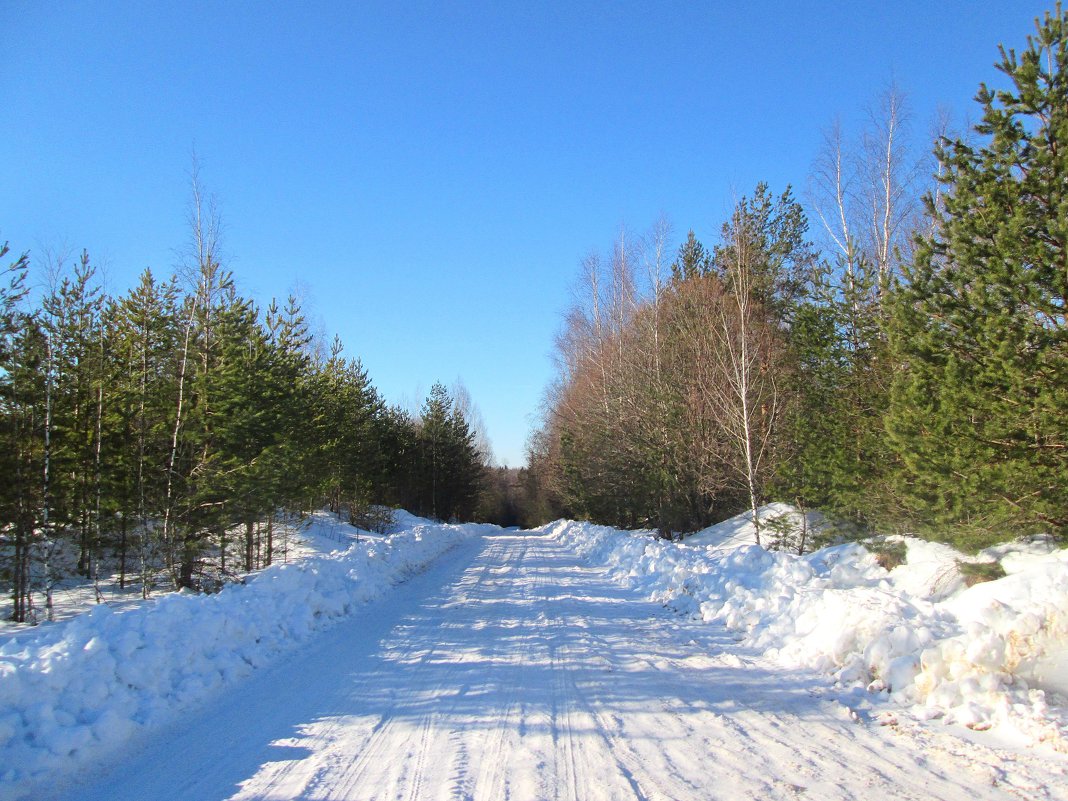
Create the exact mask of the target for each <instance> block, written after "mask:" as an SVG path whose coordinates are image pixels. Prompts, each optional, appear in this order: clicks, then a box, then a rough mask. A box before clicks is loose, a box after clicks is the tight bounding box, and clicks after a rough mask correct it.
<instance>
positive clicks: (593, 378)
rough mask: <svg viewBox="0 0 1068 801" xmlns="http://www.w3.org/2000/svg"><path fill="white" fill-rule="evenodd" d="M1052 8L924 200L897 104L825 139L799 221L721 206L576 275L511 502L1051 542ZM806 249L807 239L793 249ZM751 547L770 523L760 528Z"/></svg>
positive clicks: (1055, 71)
mask: <svg viewBox="0 0 1068 801" xmlns="http://www.w3.org/2000/svg"><path fill="white" fill-rule="evenodd" d="M1066 43H1068V17H1066V15H1065V14H1064V13H1063V11H1062V10H1061V8H1060V7H1058V9H1057V11H1056V13H1055V14H1053V15H1047V17H1046V18H1045V20H1044V21H1042V22H1041V23H1040V24H1039V25H1038V32H1037V34H1036V35H1035V36H1034V37H1031V38H1030V39H1029V42H1028V47H1027V49H1026V50H1024V51H1022V52H1021V53H1020V54H1019V55H1017V54H1016V53H1015V52H1013V51H1004V50H1003V52H1002V60H1001V62H1000V64H998V65H997V66H998V69H999V70H1000V71H1001V72H1002V73H1003V74H1004V76H1006V77H1007V78H1008V82H1009V85H1010V86H1009V88H1008V89H1006V90H1003V91H993V90H990V89H988V88H987V87H986V86H985V85H984V86H982V87H981V88H980V91H979V94H978V98H977V99H978V101H979V103H980V104H981V105H982V107H983V118H982V121H981V122H980V123H979V124H978V125H976V126H975V129H974V131H973V132H972V134H971V136H970V137H950V136H948V135H947V134H946V132H945V128H944V126H942V128H941V130H940V133H939V137H938V141H937V143H936V148H935V169H934V170H932V171H931V172H933V175H932V177H931V178H930V180H929V181H927V182H926V183H927V185H926V187H924V186H923V184H924V183H925V179H924V175H923V171H922V168H920V167H918V161H917V160H916V159H913V158H912V157H911V156H910V154H909V151H908V148H907V146H906V144H905V141H906V137H905V131H906V122H907V115H906V114H905V112H904V106H903V103H902V98H901V95H900V93H899V92H897V91H896V89H891V90H890V91H888V92H887V93H886V94H885V96H884V97H883V101H882V103H881V104H880V106H879V108H878V109H876V111H875V113H873V116H872V124H871V126H870V128H869V130H867V131H866V132H865V134H864V136H863V137H861V139H860V142H859V144H858V145H857V146H855V147H853V148H850V147H849V146H847V145H846V144H845V143H844V142H843V137H842V135H841V132H840V130H839V129H837V128H835V129H832V130H831V132H830V133H829V134H828V137H827V143H826V147H825V149H824V151H823V152H822V153H821V154H820V157H819V159H818V161H817V164H816V169H815V175H814V176H813V178H814V180H813V191H812V193H811V197H810V198H809V203H808V204H807V205H808V212H810V213H811V214H812V215H814V216H815V218H816V219H818V220H819V226H818V229H817V231H816V232H815V233H814V232H813V231H811V230H810V227H809V219H810V214H809V213H806V208H805V207H804V206H803V205H802V204H801V203H800V202H799V201H798V200H796V199H795V198H794V196H793V194H792V193H791V192H790V190H789V189H787V190H786V191H785V192H783V193H781V194H778V195H776V194H774V193H773V192H771V190H770V189H769V188H768V187H767V186H766V185H763V184H761V185H759V186H758V187H757V188H756V190H755V191H754V192H753V193H752V195H751V196H748V197H743V198H742V199H741V200H739V201H738V203H737V204H736V205H735V208H734V210H733V212H732V213H731V214H730V216H729V218H728V219H727V221H726V222H725V223H724V224H723V226H722V230H721V233H720V237H719V240H718V242H717V243H716V244H715V246H713V247H712V248H711V249H706V247H705V246H704V245H703V244H702V243H701V242H699V241H698V240H697V239H696V237H695V236H694V234H693V232H692V231H691V232H690V234H689V236H688V237H687V239H686V241H685V242H684V243H683V244H682V246H681V247H679V248H678V251H677V255H676V257H675V259H674V261H673V262H672V263H671V264H670V265H667V266H665V261H666V259H665V257H664V252H665V249H666V241H667V232H666V226H664V225H663V224H658V225H657V226H656V227H655V228H654V230H653V232H652V233H651V234H649V235H647V236H645V237H642V238H629V237H627V236H626V235H621V236H620V238H619V240H618V241H617V242H616V244H615V245H614V247H613V249H612V251H611V252H610V253H609V254H608V255H607V256H601V255H599V254H593V255H591V256H590V257H588V258H587V259H586V260H584V262H583V265H582V274H581V275H582V280H581V288H580V291H579V293H578V294H579V298H580V299H579V302H578V303H577V304H576V305H575V307H574V308H573V309H572V310H571V312H570V313H569V315H568V316H567V318H566V320H565V325H564V328H563V331H562V333H561V335H560V338H559V341H558V347H557V354H558V367H559V370H558V378H557V380H556V382H555V383H554V385H553V386H552V387H551V388H550V390H549V392H548V394H547V401H546V410H545V418H544V424H543V425H542V427H541V429H540V430H539V431H537V432H535V434H534V435H533V436H532V438H531V443H530V466H529V477H528V479H529V491H528V493H527V496H526V508H527V509H528V510H530V512H531V516H532V517H534V518H541V519H544V518H551V517H555V516H558V515H572V516H580V517H587V518H591V519H594V520H598V521H601V522H605V523H610V524H615V525H622V526H635V525H641V526H650V527H656V528H658V529H660V530H661V531H662V532H664V533H667V532H669V531H679V530H688V529H694V528H698V527H701V526H703V525H706V524H708V523H709V522H712V521H715V520H717V519H722V518H724V517H726V516H728V515H731V514H735V513H737V512H739V511H741V510H744V509H747V508H749V509H751V510H753V511H754V512H755V510H756V509H757V508H758V507H759V506H760V505H761V504H762V503H764V502H766V501H767V500H769V499H772V498H781V499H784V500H790V501H794V502H796V503H798V504H800V505H801V506H803V507H810V508H811V507H818V508H820V509H823V510H825V511H827V512H829V513H831V514H832V515H833V516H834V518H835V519H836V520H838V521H839V522H840V523H842V524H845V525H847V526H848V527H851V528H852V529H853V530H860V531H864V530H868V529H869V528H870V527H872V526H876V527H879V528H881V529H883V530H911V531H919V532H922V533H926V534H928V535H930V536H934V537H937V538H940V539H947V540H951V541H953V542H956V543H957V544H960V545H963V546H966V547H979V546H981V545H983V544H986V543H989V542H992V541H996V540H999V539H1004V538H1005V537H1006V536H1009V535H1011V534H1018V533H1027V532H1046V533H1049V534H1052V535H1054V536H1058V537H1063V536H1064V534H1065V533H1066V532H1068V425H1066V420H1068V341H1066V340H1068V327H1066V318H1065V315H1066V309H1065V302H1066V300H1065V299H1066V295H1068V179H1066V176H1068V72H1066V66H1068V65H1066V60H1068V56H1066V47H1068V45H1066ZM817 235H818V236H819V237H820V238H821V239H822V240H824V242H823V244H824V247H823V248H822V249H821V248H819V247H817V246H816V245H814V244H813V242H812V241H811V240H812V239H814V238H816V236H817ZM761 533H762V534H764V535H765V537H766V542H767V541H768V540H773V539H776V538H779V539H781V538H780V537H779V536H778V535H777V534H776V533H775V532H770V531H768V532H761Z"/></svg>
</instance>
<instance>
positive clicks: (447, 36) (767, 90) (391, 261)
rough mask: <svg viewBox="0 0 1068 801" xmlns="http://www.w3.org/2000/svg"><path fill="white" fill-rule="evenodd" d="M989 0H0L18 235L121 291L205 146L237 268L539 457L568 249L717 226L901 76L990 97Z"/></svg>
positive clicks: (805, 165)
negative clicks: (662, 226)
mask: <svg viewBox="0 0 1068 801" xmlns="http://www.w3.org/2000/svg"><path fill="white" fill-rule="evenodd" d="M1044 10H1045V6H1041V5H1035V4H1033V3H1030V2H1019V1H1018V0H1001V1H1000V2H950V1H946V2H930V0H926V2H911V0H910V1H908V2H895V3H887V2H854V3H848V4H845V3H832V2H794V3H782V4H780V3H762V2H750V3H727V2H708V3H670V2H660V3H649V2H646V3H583V2H578V3H551V4H550V3H534V2H529V3H526V2H524V3H518V2H517V3H507V2H505V3H444V2H441V3H403V2H400V3H356V2H353V3H344V2H330V3H315V2H303V3H295V2H294V3H284V4H283V3H266V2H264V3H245V2H242V3H238V2H203V3H200V2H182V3H145V2H128V3H127V2H108V3H83V2H53V3H37V2H20V1H18V0H14V1H13V0H7V1H6V2H3V3H0V30H3V31H4V49H5V52H4V57H3V60H2V62H0V109H2V113H3V117H4V119H3V134H2V135H0V184H2V186H3V191H2V192H0V241H2V240H5V239H6V240H8V241H10V243H11V246H12V249H13V250H15V251H18V252H21V251H24V250H29V251H30V252H31V257H35V256H36V257H40V256H41V255H42V254H43V253H44V252H45V251H47V250H49V249H52V250H56V251H61V250H63V249H64V248H70V249H77V250H79V251H80V249H81V248H87V249H88V250H89V252H90V254H91V255H92V257H93V259H94V261H96V262H97V263H98V264H101V265H103V266H104V267H105V268H106V273H107V281H108V288H109V290H110V291H111V292H113V293H121V292H123V291H125V290H126V289H127V288H128V287H129V286H130V285H131V283H132V282H133V280H134V278H135V276H136V275H137V274H138V273H140V272H141V271H142V270H143V269H144V268H145V267H152V268H153V270H154V271H155V272H157V273H163V274H169V273H170V272H171V270H172V269H173V267H174V265H175V263H176V261H177V257H176V255H175V254H176V251H177V250H178V249H180V248H181V246H182V245H183V243H184V241H185V239H186V235H187V230H186V225H185V214H186V205H187V201H188V172H189V167H190V153H191V151H192V150H193V149H194V147H195V149H196V151H197V153H198V154H199V159H200V162H201V178H202V180H203V182H204V184H205V185H206V186H207V187H208V188H209V189H210V190H211V191H213V192H214V193H215V194H216V195H217V197H218V200H219V204H220V209H221V212H222V216H223V219H224V222H225V226H226V229H225V240H224V250H225V253H226V255H227V257H228V264H229V266H230V267H231V269H233V271H234V273H235V275H236V276H237V279H238V284H239V287H241V288H242V289H243V290H244V291H245V292H246V293H247V294H251V295H253V296H254V297H256V298H257V299H259V300H261V301H262V302H267V301H268V300H269V299H270V298H271V297H272V296H279V297H284V296H285V295H286V294H288V293H289V292H290V291H291V290H292V289H293V288H294V287H296V286H298V285H299V286H301V287H303V291H304V292H306V294H307V296H308V300H309V311H310V312H311V313H312V314H313V315H314V316H315V317H317V318H320V319H321V322H322V326H323V328H324V329H325V332H326V333H327V335H328V336H330V335H332V334H333V333H335V332H336V333H338V334H340V336H341V337H342V339H343V340H344V342H345V344H346V352H347V353H348V354H349V355H353V356H359V357H360V358H361V359H363V361H364V364H365V365H366V366H367V368H368V370H369V372H370V374H371V377H372V379H373V380H374V382H375V384H376V385H377V386H378V388H379V389H380V390H381V391H382V393H383V394H384V395H385V397H386V398H387V399H388V400H390V401H393V402H402V403H411V402H413V401H414V402H418V399H419V397H418V396H420V395H422V394H425V393H426V391H427V390H428V389H429V387H430V385H431V384H432V383H433V382H434V381H435V380H441V381H443V382H445V383H447V384H450V383H452V382H454V381H455V380H456V379H457V378H460V379H462V380H463V382H464V384H465V385H466V386H467V387H468V389H469V390H470V392H471V394H472V396H473V397H474V400H475V402H476V403H477V404H478V405H479V407H480V408H481V411H482V414H483V417H484V418H485V421H486V424H487V428H488V432H489V435H490V438H491V440H492V442H493V445H494V449H495V452H496V454H497V456H498V459H499V460H500V461H503V462H507V463H510V464H513V465H516V464H520V463H522V461H523V443H524V440H525V437H526V434H527V431H528V429H529V428H530V426H531V423H532V418H533V415H534V414H535V412H536V409H537V405H538V401H539V398H540V396H541V392H542V389H543V387H544V386H545V385H546V383H547V382H548V381H549V379H550V377H551V372H552V367H551V362H550V352H551V349H552V340H553V335H554V333H555V332H556V330H557V329H558V328H559V325H560V313H561V312H562V311H563V310H564V308H565V307H566V306H567V304H568V301H569V287H570V285H571V284H572V282H573V279H574V277H575V275H576V271H577V268H578V264H579V261H580V260H581V258H582V257H583V256H584V255H585V254H586V253H588V252H589V251H590V250H591V249H599V250H600V249H606V248H607V247H608V246H609V245H610V243H611V242H612V240H613V238H614V237H615V235H616V233H617V232H618V230H619V228H620V226H621V225H624V226H626V227H627V228H628V229H631V230H633V231H635V232H640V231H643V230H645V229H647V228H648V227H649V226H650V225H651V224H652V223H653V222H654V220H655V219H656V218H657V217H658V216H659V215H660V214H661V213H663V214H664V215H666V216H667V218H668V219H669V220H670V221H671V222H672V224H673V226H674V229H675V236H676V240H678V239H681V238H684V237H685V234H686V231H687V230H688V229H689V228H693V229H694V230H695V231H696V232H697V234H698V236H699V238H701V239H703V240H704V241H705V242H706V243H710V242H712V241H714V239H715V232H716V231H717V230H718V227H719V224H720V222H721V221H722V219H723V217H724V215H725V214H726V212H727V210H728V208H729V206H730V205H731V201H732V198H734V197H737V196H738V195H739V194H744V193H746V192H749V191H750V190H751V189H752V187H753V186H754V185H755V184H756V182H757V181H760V180H765V181H768V182H769V183H770V184H771V187H772V189H774V190H776V191H778V190H781V189H782V188H783V187H785V185H786V184H787V183H791V184H793V185H794V186H795V187H797V188H798V189H799V190H800V189H801V188H803V187H804V185H805V183H806V181H807V179H808V175H809V172H810V168H811V165H812V161H813V159H814V157H815V155H816V152H817V150H818V148H819V144H820V141H821V135H822V134H821V132H822V130H823V129H825V128H826V127H827V126H828V125H829V124H830V123H831V122H832V121H833V120H834V119H835V118H836V117H838V118H840V119H841V121H842V124H843V126H844V127H845V129H846V131H847V133H848V132H849V131H850V130H856V129H858V128H859V126H860V125H861V124H862V122H863V119H864V114H865V109H866V107H867V106H870V105H871V104H872V103H873V102H875V100H876V98H877V96H878V94H879V92H880V91H882V90H883V89H884V88H885V87H886V86H887V84H888V83H889V82H890V81H891V80H893V81H896V83H897V84H898V85H899V86H900V87H901V88H902V89H903V90H904V91H905V92H906V93H907V94H908V97H909V102H910V105H911V108H912V114H913V127H914V130H915V134H916V140H917V141H918V142H926V140H927V139H928V137H927V130H928V128H929V125H930V122H931V120H932V118H933V116H934V113H935V110H936V109H937V108H939V107H945V108H948V109H949V110H950V111H952V112H954V113H955V115H956V116H957V118H958V119H963V118H964V117H966V116H969V115H970V116H972V117H974V115H975V104H974V103H973V102H972V97H973V96H974V94H975V90H976V89H977V87H978V84H979V82H980V81H988V82H995V83H996V81H997V74H996V73H995V71H994V69H993V67H992V64H993V62H994V61H995V60H996V59H997V44H998V42H1005V43H1006V44H1007V45H1011V46H1019V47H1022V46H1023V44H1024V42H1025V37H1026V35H1027V34H1028V33H1030V32H1031V30H1032V21H1033V19H1034V18H1035V17H1036V16H1038V15H1040V14H1041V13H1042V12H1043V11H1044Z"/></svg>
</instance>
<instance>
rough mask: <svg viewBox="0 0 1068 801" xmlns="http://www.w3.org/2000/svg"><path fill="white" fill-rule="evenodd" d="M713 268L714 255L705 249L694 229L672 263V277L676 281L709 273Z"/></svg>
mask: <svg viewBox="0 0 1068 801" xmlns="http://www.w3.org/2000/svg"><path fill="white" fill-rule="evenodd" d="M711 270H712V256H711V255H710V254H709V253H708V252H707V251H706V250H705V247H704V245H702V244H701V243H700V242H699V241H698V240H697V237H696V236H695V235H694V232H693V229H692V228H691V229H690V232H689V233H688V234H686V241H685V242H683V243H682V244H681V245H680V246H679V254H678V256H677V257H676V259H675V261H674V262H673V263H672V264H671V278H672V280H674V281H675V282H676V283H678V282H679V281H686V280H688V279H691V278H694V277H696V276H699V275H708V273H709V272H711Z"/></svg>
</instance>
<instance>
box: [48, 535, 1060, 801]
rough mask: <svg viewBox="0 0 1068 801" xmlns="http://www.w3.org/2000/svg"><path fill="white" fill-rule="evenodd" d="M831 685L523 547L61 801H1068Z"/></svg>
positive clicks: (288, 663)
mask: <svg viewBox="0 0 1068 801" xmlns="http://www.w3.org/2000/svg"><path fill="white" fill-rule="evenodd" d="M824 687H825V680H823V679H819V678H816V677H813V676H810V675H808V674H800V673H789V672H784V671H782V670H781V669H777V668H775V667H774V666H772V665H770V664H768V663H765V662H763V661H761V660H757V659H755V658H754V657H752V656H750V655H747V654H745V653H739V652H738V651H737V648H736V646H735V644H734V643H733V641H732V640H731V638H730V637H729V635H727V634H726V633H725V632H723V631H721V630H718V629H715V628H713V627H710V626H708V625H703V624H700V623H691V622H689V621H686V620H682V619H680V618H679V617H677V616H675V615H673V614H671V613H670V612H667V611H666V610H664V609H662V608H660V607H659V606H657V605H655V604H650V603H648V602H646V601H643V600H640V599H639V598H638V597H636V596H635V595H634V593H633V592H631V591H630V590H626V589H623V588H620V587H619V586H618V585H616V584H615V583H613V582H611V581H609V580H608V578H607V577H606V576H605V572H604V571H603V570H602V569H601V568H598V567H590V566H588V565H585V564H584V563H583V562H582V561H581V560H580V559H578V558H577V557H576V556H575V555H574V554H573V553H572V552H571V551H570V550H569V549H568V548H567V547H566V546H565V545H563V544H561V543H559V542H557V541H555V540H553V539H551V538H550V537H548V536H544V535H539V534H528V533H503V534H500V535H494V536H487V537H484V538H476V539H474V540H473V541H471V542H470V543H468V544H465V545H462V546H460V547H459V548H457V549H456V550H454V551H453V552H451V553H449V554H448V555H446V556H445V557H443V558H442V559H441V560H439V561H438V562H437V563H436V564H435V565H434V566H433V567H432V568H431V569H430V570H428V571H427V572H426V573H424V574H422V575H420V576H417V577H416V578H414V579H412V580H410V581H409V582H408V583H407V584H406V585H404V586H403V587H401V588H399V589H398V591H397V592H395V593H393V594H392V596H391V597H390V599H389V600H387V601H384V602H380V603H378V604H377V605H375V606H373V607H370V608H367V609H365V610H364V611H363V612H362V613H361V614H359V615H357V616H355V617H353V618H351V619H349V620H346V621H343V622H341V623H340V624H338V625H337V626H335V627H334V628H332V629H330V630H329V631H327V632H325V633H323V634H321V635H319V636H317V637H316V638H315V639H313V640H311V641H310V642H309V643H308V644H307V645H306V646H305V647H304V648H303V649H302V650H301V651H299V652H297V653H295V654H293V655H292V656H289V657H287V658H285V659H283V660H281V661H279V662H277V663H275V664H274V665H272V666H271V667H270V668H268V669H265V670H263V671H260V672H259V673H258V674H257V675H255V676H254V677H253V678H252V679H250V680H249V681H247V682H245V683H243V684H242V685H241V686H239V687H237V688H236V689H231V690H229V691H227V693H226V695H225V696H224V698H223V699H221V700H220V701H218V702H217V703H216V704H214V705H212V707H211V708H210V710H208V711H204V712H198V713H197V714H195V715H192V716H189V717H187V718H186V719H184V720H183V721H181V722H180V723H179V724H178V725H176V726H174V727H172V729H171V730H169V731H166V732H164V733H163V734H162V735H160V736H158V737H157V738H155V739H154V740H153V741H152V742H150V743H148V744H147V745H146V746H145V747H144V748H143V749H142V750H141V751H139V752H138V753H136V754H133V755H131V756H130V757H129V758H128V759H127V760H126V761H125V762H124V763H123V764H122V765H121V766H119V767H118V768H113V769H112V772H110V773H107V774H105V775H101V776H95V777H82V778H83V781H82V782H81V783H80V784H79V786H77V787H76V788H67V789H66V791H65V792H66V795H64V796H62V797H63V798H69V799H80V800H87V799H92V800H93V801H95V800H96V799H100V801H103V799H115V798H126V799H146V801H147V800H151V801H162V800H163V799H182V800H183V801H208V800H209V799H210V800H211V801H219V800H220V799H263V800H264V801H266V799H291V798H301V799H419V800H431V799H485V800H486V801H498V799H517V800H518V799H568V800H572V799H575V800H581V801H594V800H595V799H632V798H633V799H671V800H672V801H684V800H685V799H702V801H704V800H707V799H721V798H722V799H731V801H736V800H737V799H744V798H753V799H776V798H782V799H797V798H808V799H819V800H820V801H824V800H825V799H838V798H841V799H846V798H857V799H861V798H863V799H871V798H900V799H925V800H926V799H985V798H991V799H992V798H1063V797H1065V791H1064V790H1063V789H1059V788H1058V787H1056V786H1052V785H1051V783H1050V782H1049V781H1048V780H1045V779H1043V778H1042V777H1043V776H1046V777H1048V772H1047V771H1048V768H1046V767H1044V764H1043V763H1042V762H1041V760H1040V758H1037V757H1030V756H1028V755H1027V754H1020V753H1012V752H1007V751H1002V750H997V749H992V748H989V747H987V746H985V745H979V744H974V743H969V742H966V741H963V740H960V739H958V738H957V737H955V736H953V735H951V734H950V733H947V732H942V731H939V730H938V729H937V728H934V727H931V728H928V727H919V726H911V727H910V726H905V725H902V726H885V727H883V726H878V725H877V724H875V723H874V722H870V721H861V722H857V721H855V720H853V719H852V718H851V717H850V714H849V712H848V710H847V709H846V708H845V707H844V706H842V705H841V704H840V703H839V702H838V701H836V700H834V699H833V697H832V696H831V695H829V694H828V693H826V692H825V690H824ZM1032 760H1034V761H1032ZM1032 777H1038V778H1032Z"/></svg>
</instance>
